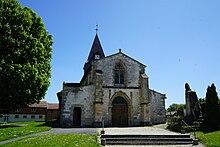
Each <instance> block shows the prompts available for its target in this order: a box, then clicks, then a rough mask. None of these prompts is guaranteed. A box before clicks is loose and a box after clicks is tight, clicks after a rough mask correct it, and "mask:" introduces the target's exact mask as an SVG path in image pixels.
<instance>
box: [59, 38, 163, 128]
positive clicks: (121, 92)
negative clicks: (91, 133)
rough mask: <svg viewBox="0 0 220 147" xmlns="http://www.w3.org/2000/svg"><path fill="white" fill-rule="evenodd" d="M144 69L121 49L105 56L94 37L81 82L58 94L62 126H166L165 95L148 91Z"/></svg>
mask: <svg viewBox="0 0 220 147" xmlns="http://www.w3.org/2000/svg"><path fill="white" fill-rule="evenodd" d="M145 68H146V66H145V65H144V64H142V63H140V62H138V61H136V60H135V59H133V58H131V57H129V56H127V55H126V54H124V53H122V51H121V49H119V52H118V53H115V54H113V55H110V56H105V54H104V51H103V49H102V46H101V43H100V41H99V38H98V35H97V34H96V36H95V39H94V42H93V44H92V48H91V50H90V53H89V57H88V60H87V61H86V63H85V65H84V68H83V69H84V75H83V77H82V79H81V81H80V83H66V82H64V83H63V89H62V91H60V92H58V93H57V95H58V99H59V103H60V111H61V114H60V125H61V127H89V126H94V127H100V126H101V125H102V121H103V122H104V124H105V126H117V127H121V126H141V125H152V124H160V123H165V122H166V120H165V98H166V97H165V94H161V93H159V92H156V91H154V90H151V89H149V82H148V76H147V75H146V73H145Z"/></svg>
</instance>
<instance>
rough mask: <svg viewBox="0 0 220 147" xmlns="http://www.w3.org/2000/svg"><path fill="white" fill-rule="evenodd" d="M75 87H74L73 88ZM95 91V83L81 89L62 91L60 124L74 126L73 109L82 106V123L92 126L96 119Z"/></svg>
mask: <svg viewBox="0 0 220 147" xmlns="http://www.w3.org/2000/svg"><path fill="white" fill-rule="evenodd" d="M73 89H74V88H73ZM94 91H95V87H94V86H93V85H89V86H83V87H81V88H80V90H79V91H73V92H72V91H70V90H66V91H62V98H63V100H62V104H63V105H62V108H61V116H60V125H61V126H63V127H72V121H73V109H74V107H81V111H82V112H81V114H82V116H81V125H82V126H92V125H93V120H94V106H93V102H94Z"/></svg>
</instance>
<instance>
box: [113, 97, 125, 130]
mask: <svg viewBox="0 0 220 147" xmlns="http://www.w3.org/2000/svg"><path fill="white" fill-rule="evenodd" d="M112 126H115V127H126V126H128V105H127V102H126V101H125V100H124V99H123V98H122V97H117V98H115V100H114V101H113V103H112Z"/></svg>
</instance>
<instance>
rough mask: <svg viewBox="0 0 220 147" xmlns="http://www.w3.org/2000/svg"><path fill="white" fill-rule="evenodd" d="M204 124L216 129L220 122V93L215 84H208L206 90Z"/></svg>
mask: <svg viewBox="0 0 220 147" xmlns="http://www.w3.org/2000/svg"><path fill="white" fill-rule="evenodd" d="M204 115H205V116H204V124H205V126H206V128H208V129H211V130H215V129H217V128H218V125H219V124H220V115H219V104H218V94H217V92H216V87H215V85H214V84H212V85H211V86H208V88H207V92H206V104H205V114H204Z"/></svg>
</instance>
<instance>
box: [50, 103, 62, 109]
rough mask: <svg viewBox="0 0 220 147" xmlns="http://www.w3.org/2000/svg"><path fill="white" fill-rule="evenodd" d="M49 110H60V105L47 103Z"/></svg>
mask: <svg viewBox="0 0 220 147" xmlns="http://www.w3.org/2000/svg"><path fill="white" fill-rule="evenodd" d="M47 109H59V104H57V103H47Z"/></svg>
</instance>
